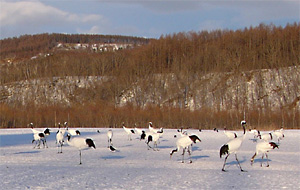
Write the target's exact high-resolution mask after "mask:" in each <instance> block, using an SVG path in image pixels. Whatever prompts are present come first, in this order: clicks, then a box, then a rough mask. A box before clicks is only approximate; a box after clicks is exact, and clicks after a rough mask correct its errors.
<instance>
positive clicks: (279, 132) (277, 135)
mask: <svg viewBox="0 0 300 190" xmlns="http://www.w3.org/2000/svg"><path fill="white" fill-rule="evenodd" d="M273 134H274V135H275V136H276V137H277V141H278V143H279V141H280V140H282V139H283V138H284V134H283V128H281V129H280V130H276V131H274V132H273Z"/></svg>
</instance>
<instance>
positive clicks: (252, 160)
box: [251, 152, 256, 166]
mask: <svg viewBox="0 0 300 190" xmlns="http://www.w3.org/2000/svg"><path fill="white" fill-rule="evenodd" d="M255 156H256V152H255V154H254V155H253V156H252V158H251V166H252V165H253V162H254V158H255Z"/></svg>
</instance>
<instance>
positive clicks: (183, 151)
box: [181, 148, 185, 163]
mask: <svg viewBox="0 0 300 190" xmlns="http://www.w3.org/2000/svg"><path fill="white" fill-rule="evenodd" d="M184 153H185V148H184V149H183V152H182V161H181V162H182V163H184Z"/></svg>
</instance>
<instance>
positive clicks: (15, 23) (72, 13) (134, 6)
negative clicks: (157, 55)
mask: <svg viewBox="0 0 300 190" xmlns="http://www.w3.org/2000/svg"><path fill="white" fill-rule="evenodd" d="M0 2H1V3H0V29H1V30H0V39H3V38H7V37H17V36H20V35H24V34H39V33H46V32H47V33H70V34H78V33H89V34H113V35H128V36H139V37H150V38H159V37H160V36H161V35H165V34H172V33H178V32H188V31H202V30H208V31H210V30H215V29H233V30H236V29H243V28H245V27H250V26H253V27H255V26H258V25H259V24H260V23H265V24H270V23H273V24H275V25H276V26H279V25H280V26H283V27H284V26H286V24H287V23H290V24H292V23H294V22H297V23H298V22H300V1H298V0H291V1H289V0H277V1H276V0H275V1H274V0H251V1H250V0H235V1H234V0H204V1H197V0H186V1H178V0H164V1H161V0H134V1H130V0H0Z"/></svg>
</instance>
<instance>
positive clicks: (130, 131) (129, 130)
mask: <svg viewBox="0 0 300 190" xmlns="http://www.w3.org/2000/svg"><path fill="white" fill-rule="evenodd" d="M123 129H124V131H125V132H126V133H127V136H128V140H130V141H131V140H132V139H131V134H135V132H134V130H133V129H131V128H127V127H126V126H125V124H124V123H123Z"/></svg>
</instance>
